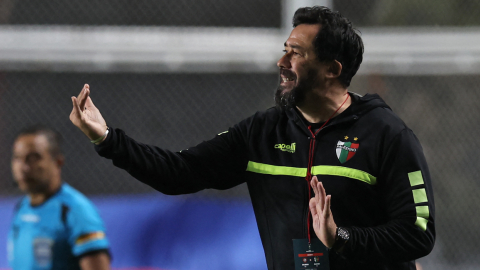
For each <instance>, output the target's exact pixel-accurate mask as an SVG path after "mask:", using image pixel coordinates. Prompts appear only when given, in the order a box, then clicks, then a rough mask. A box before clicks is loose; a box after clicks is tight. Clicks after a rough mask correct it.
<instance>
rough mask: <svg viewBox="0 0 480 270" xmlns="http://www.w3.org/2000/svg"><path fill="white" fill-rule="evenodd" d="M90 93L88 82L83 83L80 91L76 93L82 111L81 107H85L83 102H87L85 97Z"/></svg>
mask: <svg viewBox="0 0 480 270" xmlns="http://www.w3.org/2000/svg"><path fill="white" fill-rule="evenodd" d="M89 95H90V86H89V85H88V84H85V85H84V86H83V89H82V91H81V92H80V94H79V95H78V100H79V102H80V104H79V106H80V108H81V109H82V111H83V108H85V103H86V102H87V98H88V96H89Z"/></svg>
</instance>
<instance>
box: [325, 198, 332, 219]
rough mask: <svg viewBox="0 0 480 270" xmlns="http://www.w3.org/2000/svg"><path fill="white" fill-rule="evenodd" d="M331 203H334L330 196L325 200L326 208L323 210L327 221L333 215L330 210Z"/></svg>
mask: <svg viewBox="0 0 480 270" xmlns="http://www.w3.org/2000/svg"><path fill="white" fill-rule="evenodd" d="M331 203H332V195H328V196H327V197H326V198H325V208H323V217H324V218H325V219H327V218H328V217H329V216H330V215H331V213H332V211H331V210H330V205H331Z"/></svg>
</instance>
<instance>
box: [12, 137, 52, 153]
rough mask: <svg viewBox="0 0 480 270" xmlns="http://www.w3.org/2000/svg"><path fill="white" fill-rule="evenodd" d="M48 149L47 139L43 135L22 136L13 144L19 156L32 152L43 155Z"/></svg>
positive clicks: (14, 150)
mask: <svg viewBox="0 0 480 270" xmlns="http://www.w3.org/2000/svg"><path fill="white" fill-rule="evenodd" d="M48 147H49V144H48V140H47V137H46V136H45V135H43V134H27V135H20V136H19V137H18V138H17V139H16V140H15V143H14V144H13V152H14V153H17V154H20V153H30V152H37V153H43V152H45V151H48Z"/></svg>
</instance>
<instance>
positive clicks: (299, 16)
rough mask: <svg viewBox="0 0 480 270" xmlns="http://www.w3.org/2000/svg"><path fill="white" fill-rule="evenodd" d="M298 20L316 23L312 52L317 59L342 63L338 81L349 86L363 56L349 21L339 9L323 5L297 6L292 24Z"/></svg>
mask: <svg viewBox="0 0 480 270" xmlns="http://www.w3.org/2000/svg"><path fill="white" fill-rule="evenodd" d="M300 24H320V25H321V28H320V31H319V32H318V33H317V36H316V37H315V39H314V42H313V45H314V47H315V53H316V55H317V58H318V60H320V61H322V62H323V61H333V60H337V61H338V62H340V63H341V64H342V73H341V74H340V76H339V78H338V79H339V80H340V82H341V83H342V84H343V85H344V86H345V87H348V86H350V82H351V80H352V78H353V76H354V75H355V74H356V73H357V71H358V68H359V67H360V64H361V63H362V60H363V42H362V38H361V37H360V35H359V34H358V33H357V30H356V29H354V28H353V26H352V23H351V22H350V21H349V20H348V19H347V18H345V17H343V16H342V15H341V14H340V13H339V12H334V11H332V10H330V9H329V8H327V7H322V6H313V7H304V8H299V9H298V10H297V11H296V12H295V15H293V27H297V26H298V25H300Z"/></svg>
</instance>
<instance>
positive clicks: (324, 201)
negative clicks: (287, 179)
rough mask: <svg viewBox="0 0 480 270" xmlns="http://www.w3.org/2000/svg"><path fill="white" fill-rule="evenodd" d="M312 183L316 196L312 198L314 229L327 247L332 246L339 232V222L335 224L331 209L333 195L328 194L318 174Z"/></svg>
mask: <svg viewBox="0 0 480 270" xmlns="http://www.w3.org/2000/svg"><path fill="white" fill-rule="evenodd" d="M310 185H311V186H312V188H313V191H314V192H315V196H314V197H313V198H311V199H310V212H311V213H312V218H313V229H314V230H315V234H316V235H317V237H318V239H320V241H322V243H323V244H324V245H325V246H326V247H328V248H332V247H333V244H334V243H335V235H336V232H337V224H335V221H334V220H333V215H332V211H331V210H330V203H331V200H332V197H331V195H328V196H327V194H326V193H325V188H323V184H322V182H319V181H318V179H317V177H316V176H314V177H312V180H311V181H310Z"/></svg>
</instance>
